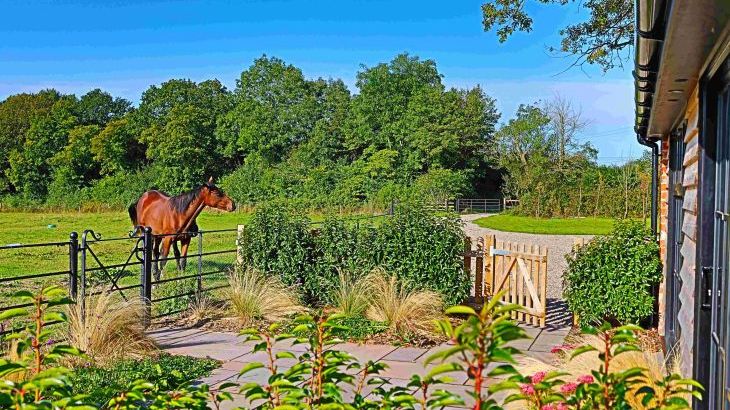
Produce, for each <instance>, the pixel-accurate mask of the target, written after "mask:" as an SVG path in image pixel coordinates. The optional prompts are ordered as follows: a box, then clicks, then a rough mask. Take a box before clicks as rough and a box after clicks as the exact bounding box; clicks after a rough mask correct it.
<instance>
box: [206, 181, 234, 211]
mask: <svg viewBox="0 0 730 410" xmlns="http://www.w3.org/2000/svg"><path fill="white" fill-rule="evenodd" d="M201 192H202V193H203V202H204V203H205V206H209V207H211V208H217V209H222V210H224V211H228V212H230V211H234V210H235V209H236V204H235V203H234V202H233V200H232V199H231V198H230V197H229V196H228V195H226V193H225V192H223V190H222V189H220V188H218V187H217V186H215V184H214V183H213V177H210V179H209V180H208V182H207V183H206V184H205V185H203V188H202V189H201Z"/></svg>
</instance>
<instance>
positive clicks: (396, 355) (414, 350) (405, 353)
mask: <svg viewBox="0 0 730 410" xmlns="http://www.w3.org/2000/svg"><path fill="white" fill-rule="evenodd" d="M426 351H427V350H426V349H421V348H419V347H399V348H397V349H395V350H394V351H392V352H390V353H388V354H387V355H386V356H385V357H383V359H384V360H392V361H396V362H415V361H416V360H418V359H419V358H420V357H421V356H423V355H424V353H426Z"/></svg>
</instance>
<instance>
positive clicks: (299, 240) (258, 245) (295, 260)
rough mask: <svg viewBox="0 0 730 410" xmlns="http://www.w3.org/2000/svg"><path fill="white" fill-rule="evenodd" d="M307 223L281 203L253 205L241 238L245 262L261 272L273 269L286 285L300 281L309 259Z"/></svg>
mask: <svg viewBox="0 0 730 410" xmlns="http://www.w3.org/2000/svg"><path fill="white" fill-rule="evenodd" d="M308 223H309V221H308V220H307V219H306V218H305V217H304V216H302V215H299V214H296V213H294V212H292V211H291V210H289V209H288V208H286V207H285V206H283V205H279V204H269V205H263V206H260V207H258V208H256V212H255V213H254V215H253V217H252V218H251V222H250V223H249V224H248V225H247V226H246V229H245V230H244V231H243V235H242V238H241V240H242V246H241V255H240V256H241V258H242V259H243V262H244V264H245V265H246V266H249V267H253V268H256V269H257V270H259V271H261V272H265V273H272V272H276V273H277V274H278V275H280V276H281V279H282V280H283V281H284V283H285V284H287V285H294V284H301V283H302V282H303V281H304V275H305V272H306V270H307V269H310V266H311V259H312V252H311V236H310V232H309V226H308Z"/></svg>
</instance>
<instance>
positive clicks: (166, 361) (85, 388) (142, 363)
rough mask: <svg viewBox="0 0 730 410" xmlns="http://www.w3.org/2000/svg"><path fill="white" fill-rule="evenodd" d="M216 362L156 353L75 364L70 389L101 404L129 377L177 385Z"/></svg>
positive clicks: (200, 374) (204, 372) (205, 371)
mask: <svg viewBox="0 0 730 410" xmlns="http://www.w3.org/2000/svg"><path fill="white" fill-rule="evenodd" d="M219 366H220V363H219V362H218V361H216V360H212V359H197V358H192V357H187V356H173V355H170V354H164V353H163V354H160V355H158V356H155V357H149V358H144V359H125V360H120V361H117V362H115V363H113V364H111V365H109V366H106V367H98V366H89V367H79V368H77V369H75V370H74V372H73V373H72V374H71V375H70V382H71V384H72V385H73V389H72V390H73V392H74V393H76V394H83V395H85V396H86V397H87V401H88V402H90V403H94V404H96V405H98V406H101V405H103V404H105V403H107V402H109V400H111V399H112V398H114V397H116V396H117V395H118V394H119V393H120V392H123V391H125V390H127V388H128V386H129V383H130V381H135V380H145V381H146V382H149V383H152V384H158V385H163V384H164V385H165V386H168V387H171V388H177V387H179V386H180V385H182V384H184V383H187V382H191V381H193V380H196V379H198V378H201V377H205V376H207V375H209V374H210V372H211V371H213V370H214V369H216V368H218V367H219Z"/></svg>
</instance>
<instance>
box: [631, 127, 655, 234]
mask: <svg viewBox="0 0 730 410" xmlns="http://www.w3.org/2000/svg"><path fill="white" fill-rule="evenodd" d="M636 140H637V141H639V144H641V145H643V146H645V147H649V148H651V233H652V234H653V235H654V237H657V238H658V236H657V235H658V230H657V227H658V223H657V221H658V218H659V198H658V196H659V195H658V191H659V145H658V144H657V143H656V142H655V141H649V140H648V139H646V137H642V136H641V134H636Z"/></svg>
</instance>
